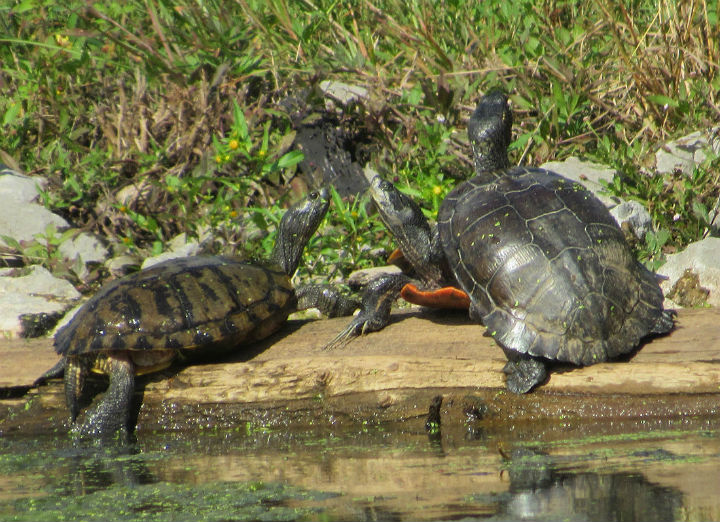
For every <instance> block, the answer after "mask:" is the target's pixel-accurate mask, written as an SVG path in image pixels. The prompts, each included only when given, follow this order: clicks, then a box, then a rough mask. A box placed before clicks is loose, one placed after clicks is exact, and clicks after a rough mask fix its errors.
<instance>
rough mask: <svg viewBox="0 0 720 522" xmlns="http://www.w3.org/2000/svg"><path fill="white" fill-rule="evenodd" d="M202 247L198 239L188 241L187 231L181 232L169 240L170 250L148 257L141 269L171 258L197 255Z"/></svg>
mask: <svg viewBox="0 0 720 522" xmlns="http://www.w3.org/2000/svg"><path fill="white" fill-rule="evenodd" d="M200 249H201V244H200V243H198V242H197V241H188V239H187V235H186V234H185V233H182V234H179V235H177V236H175V237H174V238H173V239H171V240H170V241H169V242H168V250H167V251H166V252H163V253H162V254H158V255H156V256H152V257H148V258H146V259H145V261H143V263H142V266H141V269H142V270H145V269H146V268H150V267H151V266H153V265H156V264H158V263H162V262H163V261H168V260H170V259H177V258H179V257H190V256H194V255H197V254H198V253H199V252H200Z"/></svg>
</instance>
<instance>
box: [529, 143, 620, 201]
mask: <svg viewBox="0 0 720 522" xmlns="http://www.w3.org/2000/svg"><path fill="white" fill-rule="evenodd" d="M540 168H542V169H547V170H551V171H553V172H557V173H558V174H560V175H561V176H565V177H566V178H568V179H571V180H573V181H577V182H578V183H580V184H582V185H583V186H584V187H585V188H587V189H588V190H589V191H590V192H592V193H593V194H595V196H597V197H598V199H600V201H602V202H603V203H605V206H607V207H608V208H612V207H614V206H616V205H617V204H618V202H619V201H620V200H619V198H616V197H614V196H609V195H608V194H605V193H604V192H605V187H604V186H603V185H602V183H601V181H604V182H607V183H612V180H613V177H614V176H615V174H616V171H615V170H614V169H611V168H610V167H606V166H605V165H601V164H599V163H593V162H590V161H582V160H581V159H580V158H576V157H574V156H571V157H569V158H568V159H566V160H565V161H549V162H547V163H544V164H542V165H540Z"/></svg>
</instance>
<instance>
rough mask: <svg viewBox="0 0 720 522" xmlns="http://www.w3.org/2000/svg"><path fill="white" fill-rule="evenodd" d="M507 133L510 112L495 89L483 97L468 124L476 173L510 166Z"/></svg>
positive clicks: (510, 118)
mask: <svg viewBox="0 0 720 522" xmlns="http://www.w3.org/2000/svg"><path fill="white" fill-rule="evenodd" d="M511 133H512V112H510V106H509V105H508V99H507V96H505V94H504V93H503V92H502V91H499V90H498V91H492V92H490V93H488V94H486V95H485V96H484V97H483V98H482V100H480V103H479V104H478V106H477V108H476V109H475V112H473V114H472V116H471V117H470V121H469V122H468V138H469V139H470V145H471V146H472V150H473V159H474V163H475V171H476V173H478V174H480V173H482V172H487V171H492V170H496V169H503V168H506V167H509V166H510V162H509V160H508V156H507V149H508V146H509V145H510V140H511Z"/></svg>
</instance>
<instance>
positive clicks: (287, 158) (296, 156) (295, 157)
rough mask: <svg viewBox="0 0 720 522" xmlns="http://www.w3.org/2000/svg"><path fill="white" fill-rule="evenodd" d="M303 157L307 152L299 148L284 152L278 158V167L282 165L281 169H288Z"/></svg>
mask: <svg viewBox="0 0 720 522" xmlns="http://www.w3.org/2000/svg"><path fill="white" fill-rule="evenodd" d="M303 159H305V154H303V153H302V152H300V151H299V150H291V151H290V152H288V153H287V154H284V155H283V156H282V157H281V158H280V159H279V160H278V167H280V168H281V169H286V168H288V167H292V166H295V165H297V164H298V163H300V162H301V161H302V160H303Z"/></svg>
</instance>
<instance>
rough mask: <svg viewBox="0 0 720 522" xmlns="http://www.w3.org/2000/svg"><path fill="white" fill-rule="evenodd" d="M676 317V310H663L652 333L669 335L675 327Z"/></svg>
mask: <svg viewBox="0 0 720 522" xmlns="http://www.w3.org/2000/svg"><path fill="white" fill-rule="evenodd" d="M676 316H677V312H676V311H675V310H663V311H662V313H661V314H660V317H658V319H657V321H655V324H654V325H653V327H652V330H650V331H651V332H652V333H654V334H664V333H668V332H669V331H670V330H672V329H673V328H674V327H675V317H676Z"/></svg>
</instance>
